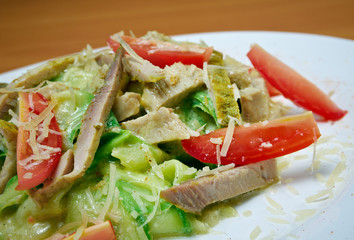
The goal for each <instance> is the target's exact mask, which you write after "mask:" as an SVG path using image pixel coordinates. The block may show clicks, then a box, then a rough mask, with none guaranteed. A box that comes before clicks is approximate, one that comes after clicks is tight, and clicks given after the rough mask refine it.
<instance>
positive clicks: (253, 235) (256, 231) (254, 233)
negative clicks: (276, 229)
mask: <svg viewBox="0 0 354 240" xmlns="http://www.w3.org/2000/svg"><path fill="white" fill-rule="evenodd" d="M261 232H262V230H261V228H260V227H259V226H258V225H257V226H256V227H255V228H254V229H253V230H252V232H251V234H250V239H251V240H255V239H256V238H257V237H258V236H259V234H261Z"/></svg>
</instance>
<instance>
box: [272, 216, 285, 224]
mask: <svg viewBox="0 0 354 240" xmlns="http://www.w3.org/2000/svg"><path fill="white" fill-rule="evenodd" d="M267 220H268V221H270V222H273V223H277V224H290V223H289V222H288V221H286V220H285V219H281V218H275V217H267Z"/></svg>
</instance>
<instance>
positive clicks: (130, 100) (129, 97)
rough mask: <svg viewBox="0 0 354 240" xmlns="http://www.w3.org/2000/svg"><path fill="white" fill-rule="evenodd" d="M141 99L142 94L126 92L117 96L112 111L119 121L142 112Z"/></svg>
mask: <svg viewBox="0 0 354 240" xmlns="http://www.w3.org/2000/svg"><path fill="white" fill-rule="evenodd" d="M140 99H141V97H140V94H138V93H133V92H125V93H124V94H123V95H121V96H120V95H117V96H116V98H115V100H114V104H113V108H112V111H113V113H114V114H115V115H116V117H117V119H118V121H119V122H121V121H123V120H125V119H127V118H129V117H131V116H134V115H136V114H138V113H139V112H140Z"/></svg>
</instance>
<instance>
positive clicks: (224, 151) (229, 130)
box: [220, 117, 235, 157]
mask: <svg viewBox="0 0 354 240" xmlns="http://www.w3.org/2000/svg"><path fill="white" fill-rule="evenodd" d="M234 130H235V120H234V118H233V117H230V120H229V124H228V126H227V130H226V134H225V139H224V143H223V145H222V148H221V151H220V155H221V156H222V157H226V155H227V152H228V151H229V148H230V145H231V142H232V137H233V134H234Z"/></svg>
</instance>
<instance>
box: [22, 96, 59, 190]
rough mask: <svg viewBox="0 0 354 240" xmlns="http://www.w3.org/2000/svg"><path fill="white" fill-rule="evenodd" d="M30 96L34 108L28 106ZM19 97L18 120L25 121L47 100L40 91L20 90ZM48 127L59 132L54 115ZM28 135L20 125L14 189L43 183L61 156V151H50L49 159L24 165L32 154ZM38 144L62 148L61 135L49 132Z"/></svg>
mask: <svg viewBox="0 0 354 240" xmlns="http://www.w3.org/2000/svg"><path fill="white" fill-rule="evenodd" d="M30 97H31V98H32V102H33V108H34V109H32V107H31V106H30ZM19 99H20V104H19V108H20V115H19V120H20V122H27V121H28V120H29V115H30V112H33V113H34V114H37V115H38V114H40V113H41V112H42V111H43V110H44V109H45V108H46V107H47V106H48V101H47V100H46V99H45V98H44V97H43V96H42V95H41V94H40V93H26V92H22V93H20V94H19ZM49 129H51V130H54V131H56V132H60V129H59V126H58V123H57V121H56V120H55V117H53V118H52V119H51V122H50V124H49ZM37 134H38V132H37ZM29 136H30V133H29V131H27V130H25V129H24V127H23V126H20V127H19V129H18V136H17V175H18V186H17V187H16V190H27V189H30V188H33V187H36V186H37V185H39V184H41V183H43V182H44V180H46V179H47V178H48V177H49V176H50V175H51V174H52V173H53V171H54V170H55V168H56V166H57V165H58V163H59V160H60V157H61V151H60V152H55V153H51V154H50V157H49V159H45V160H43V161H41V162H40V163H39V164H37V165H33V166H31V167H30V168H29V169H28V168H27V167H26V166H27V164H24V163H23V162H24V160H25V159H27V158H28V157H30V156H31V155H32V154H33V152H32V149H31V147H30V145H29V143H28V142H27V140H28V139H29ZM40 144H41V145H45V146H49V147H52V148H60V149H62V137H61V135H58V134H55V133H51V132H49V134H48V137H47V138H45V139H44V140H43V141H42V142H41V143H40ZM28 173H30V174H31V177H30V178H29V177H28V176H27V177H26V175H25V174H28Z"/></svg>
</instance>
